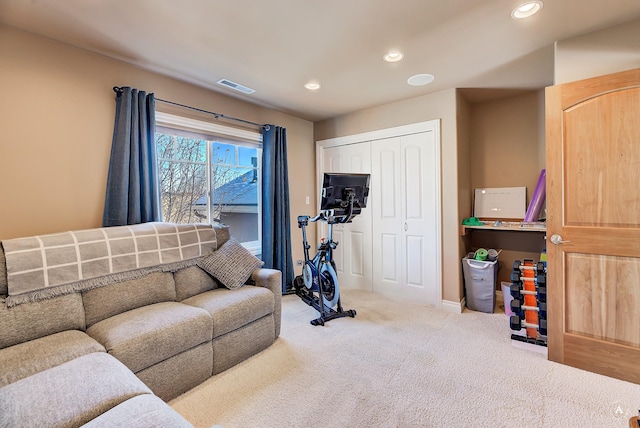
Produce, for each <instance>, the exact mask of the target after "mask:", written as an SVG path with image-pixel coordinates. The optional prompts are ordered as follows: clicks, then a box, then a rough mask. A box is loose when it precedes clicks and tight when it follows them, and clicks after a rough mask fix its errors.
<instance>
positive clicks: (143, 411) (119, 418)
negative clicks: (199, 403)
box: [83, 394, 193, 428]
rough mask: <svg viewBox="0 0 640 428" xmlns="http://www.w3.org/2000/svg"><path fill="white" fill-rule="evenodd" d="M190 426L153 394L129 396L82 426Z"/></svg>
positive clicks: (98, 427)
mask: <svg viewBox="0 0 640 428" xmlns="http://www.w3.org/2000/svg"><path fill="white" fill-rule="evenodd" d="M121 427H136V428H156V427H172V428H182V427H185V428H186V427H192V428H193V425H191V424H190V423H189V422H188V421H187V420H186V419H185V418H183V417H182V416H180V414H179V413H178V412H176V411H175V410H173V409H172V408H171V407H169V405H168V404H167V403H165V402H164V401H162V400H161V399H160V398H158V397H156V396H155V395H150V394H144V395H138V396H136V397H133V398H130V399H128V400H127V401H125V402H124V403H120V404H118V405H117V406H116V407H114V408H113V409H111V410H108V411H107V412H105V413H103V414H101V415H100V416H98V417H97V418H95V419H94V420H92V421H90V422H89V423H87V424H86V425H83V428H121Z"/></svg>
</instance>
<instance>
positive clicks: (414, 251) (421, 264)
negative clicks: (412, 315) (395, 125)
mask: <svg viewBox="0 0 640 428" xmlns="http://www.w3.org/2000/svg"><path fill="white" fill-rule="evenodd" d="M371 160H372V169H371V172H372V175H371V193H372V199H373V200H375V202H376V203H375V204H373V205H372V214H373V239H374V242H373V247H372V249H373V272H372V273H373V291H374V292H376V293H380V294H384V295H388V296H390V297H396V298H401V299H403V300H408V301H412V302H415V303H422V304H428V305H438V306H439V305H440V302H439V301H438V293H437V291H438V290H437V287H440V283H439V270H438V269H439V263H440V256H439V254H440V248H439V245H440V243H439V241H440V240H439V239H438V236H437V231H438V230H439V226H438V222H439V215H438V210H439V207H440V204H439V200H438V199H439V192H438V191H437V185H438V183H439V180H438V177H437V175H436V174H437V173H438V168H437V167H436V165H437V163H438V162H439V159H438V152H437V148H436V140H435V135H434V133H433V132H422V133H418V134H412V135H404V136H401V137H394V138H386V139H382V140H376V141H373V142H372V143H371Z"/></svg>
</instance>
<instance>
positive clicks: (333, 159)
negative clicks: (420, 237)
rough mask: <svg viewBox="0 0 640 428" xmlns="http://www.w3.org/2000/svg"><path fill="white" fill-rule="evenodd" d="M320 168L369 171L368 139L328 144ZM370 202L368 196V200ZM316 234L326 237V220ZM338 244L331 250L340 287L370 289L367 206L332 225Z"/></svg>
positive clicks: (369, 222)
mask: <svg viewBox="0 0 640 428" xmlns="http://www.w3.org/2000/svg"><path fill="white" fill-rule="evenodd" d="M323 156H324V162H323V165H324V171H323V172H343V173H366V174H370V173H371V146H370V145H369V143H368V142H364V143H357V144H349V145H345V146H339V147H329V148H327V149H325V150H324V152H323ZM368 204H371V200H370V199H369V200H368ZM319 230H320V236H321V237H326V236H327V235H326V230H327V227H326V224H325V223H323V224H321V226H320V228H319ZM333 239H334V240H335V241H338V247H337V248H336V250H335V251H334V253H333V256H334V260H335V262H336V271H337V272H338V281H339V284H340V287H343V288H356V289H361V290H367V291H372V288H371V208H370V207H367V208H365V209H364V210H362V213H361V214H360V215H358V216H356V217H355V218H354V219H353V221H352V222H351V223H347V224H337V225H334V226H333Z"/></svg>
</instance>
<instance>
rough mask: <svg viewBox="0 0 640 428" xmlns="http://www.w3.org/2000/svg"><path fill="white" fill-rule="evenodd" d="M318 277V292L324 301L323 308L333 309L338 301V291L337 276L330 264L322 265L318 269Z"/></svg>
mask: <svg viewBox="0 0 640 428" xmlns="http://www.w3.org/2000/svg"><path fill="white" fill-rule="evenodd" d="M318 271H319V272H318V273H319V277H320V292H321V293H322V297H323V299H324V303H325V306H327V307H329V308H333V307H335V306H336V305H337V304H338V300H339V299H340V289H339V288H338V274H337V273H336V271H335V269H334V268H333V266H331V264H330V263H322V264H321V265H320V269H318Z"/></svg>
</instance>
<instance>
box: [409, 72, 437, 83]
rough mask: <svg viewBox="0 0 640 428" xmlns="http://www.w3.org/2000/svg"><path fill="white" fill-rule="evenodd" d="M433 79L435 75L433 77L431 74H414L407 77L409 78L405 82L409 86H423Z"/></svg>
mask: <svg viewBox="0 0 640 428" xmlns="http://www.w3.org/2000/svg"><path fill="white" fill-rule="evenodd" d="M434 80H435V77H433V74H416V75H415V76H411V77H409V79H407V83H408V84H410V85H411V86H424V85H428V84H429V83H431V82H433V81H434Z"/></svg>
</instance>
